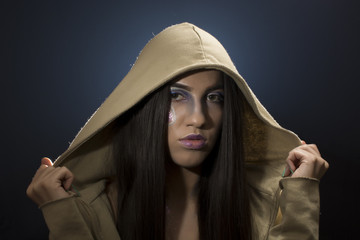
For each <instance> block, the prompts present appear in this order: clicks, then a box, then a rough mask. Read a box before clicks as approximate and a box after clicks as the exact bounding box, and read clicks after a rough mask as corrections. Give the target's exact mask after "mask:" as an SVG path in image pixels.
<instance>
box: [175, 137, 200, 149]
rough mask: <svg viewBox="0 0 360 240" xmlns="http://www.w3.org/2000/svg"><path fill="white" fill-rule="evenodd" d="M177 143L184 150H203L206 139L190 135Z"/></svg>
mask: <svg viewBox="0 0 360 240" xmlns="http://www.w3.org/2000/svg"><path fill="white" fill-rule="evenodd" d="M179 141H180V143H181V144H182V145H183V146H184V147H185V148H189V149H194V150H197V149H201V148H203V147H204V146H205V143H206V139H205V138H204V137H203V136H202V135H200V134H190V135H187V136H186V137H184V138H181V139H180V140H179Z"/></svg>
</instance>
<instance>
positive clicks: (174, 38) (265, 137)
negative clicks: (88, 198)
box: [55, 23, 300, 194]
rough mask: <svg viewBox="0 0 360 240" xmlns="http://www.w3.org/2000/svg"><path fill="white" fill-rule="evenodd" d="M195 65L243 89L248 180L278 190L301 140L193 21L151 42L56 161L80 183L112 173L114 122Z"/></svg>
mask: <svg viewBox="0 0 360 240" xmlns="http://www.w3.org/2000/svg"><path fill="white" fill-rule="evenodd" d="M196 69H217V70H220V71H222V72H224V73H226V74H227V75H229V76H230V77H231V78H232V79H233V80H234V81H235V82H236V84H237V85H238V87H239V88H240V90H241V91H242V93H243V95H244V97H245V99H246V100H247V102H246V103H245V105H246V106H245V109H246V112H245V119H244V120H243V121H242V122H239V124H242V125H243V129H244V133H243V134H244V136H243V140H244V146H245V149H244V152H245V161H246V162H245V165H246V171H247V178H248V183H249V184H250V185H251V186H252V187H253V188H255V189H258V190H260V191H262V192H265V193H269V194H271V193H272V192H274V189H275V188H277V185H278V181H274V180H275V178H278V179H279V178H281V172H282V170H283V168H284V165H285V159H286V157H287V155H288V152H289V151H290V150H291V149H293V148H294V147H296V146H298V145H299V144H300V140H299V138H298V137H297V136H296V135H295V134H294V133H292V132H291V131H289V130H286V129H284V128H282V127H281V126H280V125H279V124H278V123H277V122H276V121H275V120H274V119H273V117H272V116H271V115H270V114H269V113H268V112H267V111H266V109H265V108H264V107H263V105H262V104H261V103H260V102H259V101H258V99H257V98H256V96H255V95H254V93H253V92H252V91H251V89H250V88H249V87H248V85H247V83H246V82H245V80H244V79H243V78H242V77H241V75H240V74H239V73H238V71H237V70H236V68H235V66H234V64H233V63H232V61H231V59H230V57H229V55H228V53H227V52H226V50H225V49H224V47H223V46H222V45H221V44H220V42H219V41H218V40H217V39H215V38H214V37H213V36H212V35H210V34H209V33H207V32H205V31H204V30H202V29H200V28H199V27H197V26H195V25H193V24H190V23H182V24H177V25H173V26H170V27H168V28H166V29H165V30H163V31H162V32H160V33H159V34H158V35H156V36H155V37H154V38H153V39H152V40H150V41H149V42H148V44H147V45H146V46H145V47H144V49H143V50H142V51H141V53H140V55H139V56H138V58H137V60H136V62H135V64H134V65H133V67H132V68H131V70H130V71H129V73H128V74H127V75H126V76H125V78H124V79H123V80H122V81H121V83H120V84H119V85H118V86H117V87H116V88H115V89H114V91H113V92H112V93H111V94H110V96H109V97H108V98H107V99H106V100H105V101H104V103H103V104H102V105H101V106H100V107H99V108H98V110H97V111H96V112H95V113H94V114H93V115H92V116H91V118H90V119H89V120H88V121H87V123H86V124H85V125H84V127H83V128H82V129H81V130H80V131H79V133H78V134H77V136H76V137H75V139H74V140H73V141H72V143H71V144H70V146H69V148H68V149H67V150H66V151H65V152H64V153H63V154H62V155H61V156H60V157H58V159H57V160H56V161H55V166H66V167H68V168H69V169H70V170H71V171H72V172H73V173H74V175H75V178H76V182H75V183H74V184H76V186H77V187H79V188H80V189H83V188H86V186H87V185H89V184H93V183H96V182H98V181H100V180H103V179H106V178H109V177H111V176H113V175H114V174H115V168H114V164H113V163H112V162H110V161H109V159H110V158H109V157H108V154H110V152H111V151H110V148H111V147H110V146H111V144H110V142H109V140H108V137H107V136H108V134H111V133H110V132H109V129H110V126H111V124H112V122H113V121H114V120H115V119H116V118H117V117H119V116H120V115H121V114H122V113H124V112H125V111H126V110H128V109H129V108H131V107H132V106H134V105H135V104H136V103H137V102H139V101H140V100H141V99H143V98H144V97H145V96H146V95H148V94H149V93H151V92H152V91H154V90H155V89H157V88H159V87H160V86H162V85H163V84H165V83H167V82H168V81H170V80H172V79H174V78H175V77H176V76H179V75H180V74H183V73H185V72H188V71H191V70H196Z"/></svg>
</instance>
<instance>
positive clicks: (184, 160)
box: [172, 152, 206, 169]
mask: <svg viewBox="0 0 360 240" xmlns="http://www.w3.org/2000/svg"><path fill="white" fill-rule="evenodd" d="M185 155H187V154H181V156H174V157H172V162H173V163H174V164H175V165H177V166H179V167H182V168H187V169H192V168H199V167H200V166H201V165H202V163H203V162H204V160H205V158H206V156H205V154H204V153H202V152H199V153H198V154H194V153H192V154H189V156H185Z"/></svg>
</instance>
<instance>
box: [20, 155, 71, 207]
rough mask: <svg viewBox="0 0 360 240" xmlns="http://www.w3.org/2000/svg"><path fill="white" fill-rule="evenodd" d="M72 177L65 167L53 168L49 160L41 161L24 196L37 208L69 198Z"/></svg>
mask: <svg viewBox="0 0 360 240" xmlns="http://www.w3.org/2000/svg"><path fill="white" fill-rule="evenodd" d="M73 180H74V175H73V174H72V173H71V172H70V171H69V169H67V168H66V167H56V168H55V167H53V166H52V162H51V160H50V159H49V158H43V159H41V165H40V167H39V169H38V170H37V172H36V174H35V176H34V177H33V180H32V182H31V183H30V185H29V187H28V188H27V190H26V194H27V195H28V197H29V198H31V200H33V201H34V202H35V203H36V204H37V205H38V206H41V205H42V204H44V203H46V202H49V201H54V200H57V199H61V198H66V197H70V196H71V194H70V193H68V192H67V190H69V189H70V187H71V183H72V181H73Z"/></svg>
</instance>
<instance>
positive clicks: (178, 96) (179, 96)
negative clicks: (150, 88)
mask: <svg viewBox="0 0 360 240" xmlns="http://www.w3.org/2000/svg"><path fill="white" fill-rule="evenodd" d="M183 99H185V97H184V96H183V95H182V94H181V93H178V92H171V100H174V101H181V100H183Z"/></svg>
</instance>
